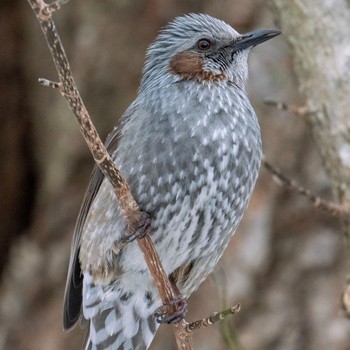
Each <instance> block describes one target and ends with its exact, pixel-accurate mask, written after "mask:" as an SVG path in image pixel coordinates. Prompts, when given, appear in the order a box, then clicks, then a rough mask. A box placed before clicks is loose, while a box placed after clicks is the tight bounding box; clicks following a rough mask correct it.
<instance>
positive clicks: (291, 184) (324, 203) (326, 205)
mask: <svg viewBox="0 0 350 350" xmlns="http://www.w3.org/2000/svg"><path fill="white" fill-rule="evenodd" d="M262 164H263V165H264V167H265V168H266V169H267V170H268V171H269V172H270V173H271V174H272V176H273V179H274V180H275V182H276V183H277V184H279V185H284V186H286V187H288V188H290V189H292V190H294V191H296V192H298V193H300V194H301V195H303V196H304V197H306V198H307V199H309V200H310V201H311V202H312V203H313V205H314V206H315V207H316V208H319V209H322V210H324V211H326V212H328V213H329V214H331V215H333V216H336V217H340V218H346V217H347V218H348V217H349V216H350V210H349V208H346V207H344V206H342V205H340V204H338V203H335V202H332V201H328V200H324V199H322V198H320V197H319V196H317V195H315V194H314V193H312V192H311V191H310V190H308V189H306V188H304V187H302V186H300V185H299V184H298V183H297V182H296V181H294V180H292V179H289V178H288V177H287V176H285V175H284V174H283V173H282V172H281V171H280V170H279V169H277V168H276V167H274V166H273V165H272V164H271V163H270V162H268V161H267V160H266V159H265V157H264V158H263V161H262Z"/></svg>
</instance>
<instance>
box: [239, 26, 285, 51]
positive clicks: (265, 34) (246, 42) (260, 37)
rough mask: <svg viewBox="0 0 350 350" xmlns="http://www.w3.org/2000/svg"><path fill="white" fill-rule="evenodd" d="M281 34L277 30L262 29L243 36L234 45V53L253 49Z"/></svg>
mask: <svg viewBox="0 0 350 350" xmlns="http://www.w3.org/2000/svg"><path fill="white" fill-rule="evenodd" d="M280 34H281V31H280V30H277V29H260V30H255V31H254V32H249V33H245V34H242V36H241V37H240V38H238V39H237V41H235V42H234V44H233V49H234V52H237V51H242V50H245V49H248V48H252V47H254V46H256V45H259V44H261V43H263V42H264V41H267V40H270V39H272V38H274V37H275V36H277V35H280Z"/></svg>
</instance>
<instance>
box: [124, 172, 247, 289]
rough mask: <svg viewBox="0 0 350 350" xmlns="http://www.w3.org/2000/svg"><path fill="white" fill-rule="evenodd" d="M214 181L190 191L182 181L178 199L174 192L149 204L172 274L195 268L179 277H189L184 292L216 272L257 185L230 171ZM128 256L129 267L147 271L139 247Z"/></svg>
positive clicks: (156, 236) (155, 233)
mask: <svg viewBox="0 0 350 350" xmlns="http://www.w3.org/2000/svg"><path fill="white" fill-rule="evenodd" d="M209 180H210V181H204V182H203V183H202V184H201V185H200V186H199V187H198V188H196V189H195V190H194V191H189V188H188V186H187V185H186V184H184V185H183V186H184V187H181V186H180V185H179V186H178V189H179V192H178V193H174V194H173V195H174V198H169V196H168V198H167V202H166V203H165V202H161V203H160V204H159V205H158V206H156V210H154V209H153V210H152V208H151V204H146V203H145V204H144V208H145V210H146V211H149V212H150V213H151V216H152V217H153V221H152V232H151V238H152V240H153V242H154V244H155V247H156V250H157V253H158V255H159V257H160V260H161V262H162V265H163V267H164V269H165V271H166V273H167V274H168V275H170V274H172V273H174V272H177V271H179V273H180V275H181V273H182V272H183V271H182V270H184V271H187V270H186V267H188V266H189V267H190V271H187V272H186V274H187V276H179V278H180V279H183V280H181V281H179V283H178V285H179V287H180V290H181V292H182V293H183V294H184V295H189V294H191V293H192V292H193V291H194V290H195V289H197V287H198V286H199V284H200V283H201V282H202V281H203V279H205V278H206V277H207V275H208V274H209V273H210V272H211V271H212V270H213V268H214V266H215V265H216V263H217V261H218V259H219V258H220V257H221V255H222V253H223V251H224V249H225V247H226V246H227V244H228V242H229V240H230V238H231V237H232V235H233V233H234V231H235V229H236V227H237V225H238V223H239V221H240V219H241V217H242V216H243V212H244V210H245V208H246V206H247V203H248V200H249V196H250V193H251V188H250V187H252V185H249V184H247V183H246V181H243V180H244V179H239V181H237V176H232V175H230V173H229V172H226V173H225V174H224V175H218V174H217V175H216V176H215V181H213V180H212V177H211V176H209ZM243 184H244V185H243ZM228 189H230V190H228ZM179 193H180V194H181V195H179ZM164 197H165V196H164ZM122 256H123V259H121V260H120V261H122V264H123V266H124V269H131V270H134V271H135V272H136V271H144V270H145V264H144V261H140V259H139V258H138V257H139V256H140V251H139V249H138V247H137V246H136V245H134V244H133V245H130V246H128V247H127V248H126V251H125V254H122ZM183 273H185V272H183ZM185 277H186V279H185Z"/></svg>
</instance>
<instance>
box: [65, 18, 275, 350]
mask: <svg viewBox="0 0 350 350" xmlns="http://www.w3.org/2000/svg"><path fill="white" fill-rule="evenodd" d="M277 34H279V32H278V31H277V30H260V31H255V32H251V33H247V34H243V35H242V34H239V33H238V32H236V31H235V30H234V29H233V28H232V27H230V26H229V25H227V24H226V23H224V22H223V21H221V20H218V19H215V18H213V17H210V16H208V15H202V14H191V15H187V16H182V17H178V18H176V19H175V20H174V21H173V22H171V23H170V24H169V25H168V26H167V27H165V28H164V29H163V30H162V31H161V33H160V34H159V36H158V37H157V39H156V40H155V41H154V42H153V44H151V46H150V47H149V49H148V52H147V60H146V63H145V67H144V71H143V76H142V80H141V85H140V89H139V92H138V95H137V97H136V99H135V101H134V102H133V103H132V104H131V105H130V107H129V108H128V109H127V111H126V112H125V113H124V115H123V116H122V118H121V120H120V121H119V123H118V125H117V126H116V128H114V130H113V131H112V132H111V134H110V135H109V136H108V138H107V140H106V146H107V149H108V151H109V153H110V154H111V155H112V158H113V160H114V161H115V163H116V165H117V167H118V168H119V169H120V171H121V172H122V174H123V175H124V176H125V178H126V180H127V182H128V184H129V186H130V189H131V192H132V194H133V195H134V197H135V199H136V201H137V203H138V204H139V206H140V208H141V209H142V210H143V211H144V212H146V213H148V214H149V215H150V217H151V219H152V228H151V233H150V235H151V238H152V240H153V242H154V244H155V247H156V250H157V252H158V254H159V257H160V260H161V262H162V264H163V267H164V269H165V271H166V273H167V274H168V275H169V278H170V280H171V281H172V283H173V284H174V286H175V287H176V289H178V290H179V292H180V293H181V295H182V296H183V297H185V298H187V297H188V296H189V295H191V293H192V292H194V291H195V290H196V289H197V288H198V286H199V285H200V283H201V282H202V281H203V280H204V279H205V278H206V277H207V275H208V274H209V273H210V272H211V271H212V270H213V269H214V266H215V265H216V263H217V261H218V260H219V258H220V257H221V255H222V253H223V251H224V249H225V247H226V246H227V244H228V242H229V240H230V239H231V237H232V235H233V233H234V232H235V229H236V227H237V225H238V224H239V222H240V220H241V218H242V216H243V213H244V211H245V209H246V207H247V205H248V202H249V198H250V196H251V193H252V190H253V187H254V184H255V181H256V178H257V175H258V171H259V166H260V160H261V139H260V130H259V124H258V121H257V118H256V115H255V112H254V110H253V108H252V106H251V104H250V102H249V100H248V97H247V95H246V92H245V88H244V85H245V82H246V79H247V72H248V68H247V58H248V53H249V51H250V49H251V48H252V47H253V46H255V45H257V44H259V43H261V42H264V41H266V40H268V39H270V38H272V37H274V36H276V35H277ZM126 228H127V223H126V221H125V219H124V218H123V217H122V215H121V213H120V211H119V208H118V204H117V201H116V199H115V195H114V192H113V189H112V187H111V185H110V184H109V183H108V181H107V180H106V179H105V178H104V177H103V175H102V173H101V172H100V171H99V170H98V168H95V169H94V171H93V174H92V178H91V182H90V185H89V187H88V190H87V193H86V195H85V199H84V203H83V206H82V208H81V212H80V215H79V218H78V222H77V225H76V232H75V237H74V240H73V247H72V253H71V261H70V268H69V273H68V280H67V287H66V296H65V310H64V327H65V329H69V328H71V327H72V326H73V325H74V324H75V323H76V322H77V320H78V319H79V318H80V317H81V318H82V319H84V320H87V321H88V322H89V337H88V340H87V344H86V348H87V349H99V350H107V349H110V350H112V349H114V350H116V349H120V350H131V349H137V350H143V349H147V348H148V347H149V345H150V343H151V342H152V339H153V337H154V334H155V332H156V330H157V328H158V325H159V324H158V322H157V321H156V318H155V317H154V313H155V312H156V310H157V309H158V308H159V307H160V306H161V300H160V298H159V296H158V293H157V289H156V287H155V284H154V281H153V279H152V277H151V276H150V273H149V271H148V269H147V266H146V263H145V261H144V258H143V256H142V254H141V253H140V250H139V247H138V245H137V243H136V242H131V243H128V244H124V245H120V244H119V245H118V244H117V243H118V242H119V241H120V240H121V239H122V237H123V235H124V234H125V232H126Z"/></svg>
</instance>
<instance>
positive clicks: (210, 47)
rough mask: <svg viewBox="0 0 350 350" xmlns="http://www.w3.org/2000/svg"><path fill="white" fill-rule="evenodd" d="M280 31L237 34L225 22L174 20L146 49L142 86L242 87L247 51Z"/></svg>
mask: <svg viewBox="0 0 350 350" xmlns="http://www.w3.org/2000/svg"><path fill="white" fill-rule="evenodd" d="M278 34H280V31H278V30H274V29H269V30H257V31H254V32H250V33H246V34H240V33H238V32H237V31H236V30H234V29H233V28H232V27H231V26H229V25H228V24H226V23H225V22H223V21H221V20H218V19H216V18H213V17H211V16H208V15H204V14H190V15H186V16H182V17H177V18H176V19H175V20H174V21H172V22H170V23H169V24H168V25H167V26H166V27H165V28H164V29H163V30H162V31H161V32H160V34H159V35H158V37H157V38H156V40H155V41H154V42H153V43H152V44H151V45H150V47H149V49H148V51H147V60H146V64H145V67H144V71H143V79H142V83H141V88H142V86H143V85H148V84H151V85H152V86H161V85H162V81H165V78H168V79H169V80H171V79H172V80H173V81H180V80H195V81H197V82H206V81H208V82H217V81H221V80H227V81H232V82H234V83H236V84H237V85H239V86H242V87H243V86H244V83H245V81H246V79H247V75H248V64H247V59H248V53H249V51H250V49H251V48H252V47H254V46H256V45H258V44H260V43H263V42H264V41H266V40H269V39H271V38H273V37H275V36H276V35H278Z"/></svg>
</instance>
